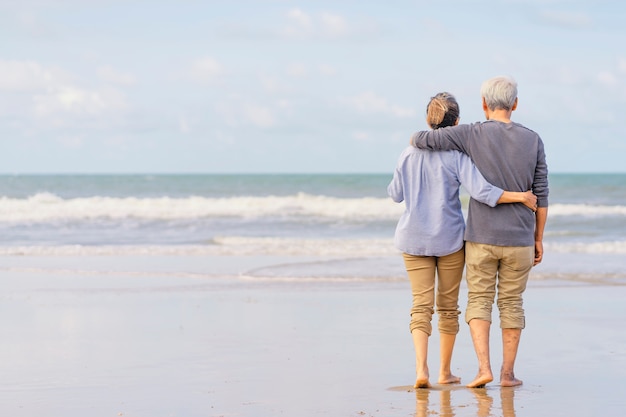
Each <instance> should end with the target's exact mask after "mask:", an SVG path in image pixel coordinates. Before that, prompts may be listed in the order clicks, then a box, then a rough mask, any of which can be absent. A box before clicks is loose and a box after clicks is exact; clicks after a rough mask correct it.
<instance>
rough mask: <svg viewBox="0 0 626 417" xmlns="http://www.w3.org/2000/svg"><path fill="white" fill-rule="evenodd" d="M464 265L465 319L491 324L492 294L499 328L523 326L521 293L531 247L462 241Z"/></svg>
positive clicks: (529, 265) (532, 255)
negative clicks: (465, 269) (495, 304)
mask: <svg viewBox="0 0 626 417" xmlns="http://www.w3.org/2000/svg"><path fill="white" fill-rule="evenodd" d="M465 251H466V259H465V262H466V264H467V274H466V275H467V289H468V294H467V309H466V311H465V321H466V322H467V323H469V322H470V321H471V320H473V319H479V320H485V321H488V322H490V323H491V310H492V308H493V302H494V299H495V297H496V290H497V297H498V299H497V305H498V310H499V311H500V328H502V329H523V328H524V327H525V326H526V319H525V317H524V308H523V300H522V294H523V293H524V290H526V284H527V282H528V275H529V274H530V270H531V269H532V267H533V263H534V258H535V247H534V246H495V245H487V244H482V243H475V242H466V243H465Z"/></svg>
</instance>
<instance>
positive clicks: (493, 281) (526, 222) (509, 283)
mask: <svg viewBox="0 0 626 417" xmlns="http://www.w3.org/2000/svg"><path fill="white" fill-rule="evenodd" d="M481 96H482V103H483V110H484V112H485V116H486V118H487V121H486V122H480V123H473V124H470V125H459V126H454V127H447V128H443V129H436V130H431V131H423V132H417V133H415V134H414V135H413V137H412V138H411V143H412V144H413V145H414V146H417V147H418V148H424V149H432V150H450V149H455V150H458V151H461V152H464V153H466V154H468V155H469V156H470V157H471V158H472V160H473V161H474V164H476V166H477V167H478V169H479V170H480V172H481V173H482V174H483V176H484V177H485V178H486V179H487V181H489V182H491V183H492V184H494V185H496V186H498V187H500V188H502V189H505V190H511V191H527V190H532V191H533V193H534V194H535V195H536V196H537V206H538V208H537V211H536V212H534V213H533V211H532V210H530V209H528V208H527V207H526V206H524V205H523V204H503V205H499V206H497V207H494V208H492V207H489V206H487V205H485V204H481V203H479V202H478V201H475V200H473V199H472V200H470V204H469V214H468V219H467V229H466V232H465V240H466V242H467V243H466V265H467V286H468V291H469V293H468V304H467V310H466V313H465V320H466V321H467V323H468V324H469V326H470V332H471V334H472V340H473V342H474V349H475V350H476V356H477V358H478V375H477V376H476V378H475V379H474V380H473V381H472V382H470V383H469V384H468V387H481V386H484V385H485V384H487V383H489V382H491V381H493V374H492V371H491V362H490V355H489V330H490V327H491V311H492V306H493V302H494V299H495V298H496V294H497V305H498V309H499V311H500V327H501V329H502V344H503V346H502V351H503V358H502V368H501V373H500V383H501V385H502V386H515V385H520V384H521V383H522V381H520V380H519V379H517V378H516V377H515V374H514V366H515V358H516V356H517V350H518V347H519V340H520V336H521V332H522V329H523V328H524V327H525V317H524V309H523V306H522V304H523V300H522V294H523V292H524V290H525V289H526V283H527V281H528V275H529V273H530V270H531V268H532V267H533V266H534V265H537V264H538V263H539V262H541V260H542V257H543V243H542V241H543V230H544V227H545V224H546V220H547V216H548V167H547V164H546V160H545V153H544V146H543V142H542V140H541V138H540V137H539V135H538V134H537V133H535V132H533V131H532V130H530V129H528V128H526V127H524V126H522V125H521V124H519V123H515V122H512V121H511V113H512V112H513V111H514V110H515V109H516V108H517V103H518V100H517V83H516V82H515V81H514V80H513V79H511V78H509V77H496V78H492V79H489V80H487V81H485V82H484V83H483V85H482V88H481Z"/></svg>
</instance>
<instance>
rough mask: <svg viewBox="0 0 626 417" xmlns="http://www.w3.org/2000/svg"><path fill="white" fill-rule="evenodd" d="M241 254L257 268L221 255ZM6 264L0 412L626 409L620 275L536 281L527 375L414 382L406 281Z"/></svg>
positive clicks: (464, 341)
mask: <svg viewBox="0 0 626 417" xmlns="http://www.w3.org/2000/svg"><path fill="white" fill-rule="evenodd" d="M233 261H236V262H237V263H238V264H242V262H243V264H245V263H246V262H247V267H253V266H255V265H261V264H262V261H259V260H258V259H253V258H250V259H247V260H241V259H237V260H234V259H230V260H228V259H226V260H221V261H220V262H233ZM2 262H3V265H4V266H3V268H2V269H0V284H1V285H2V292H1V294H0V308H1V309H2V311H1V317H2V343H0V357H1V358H2V361H3V365H2V373H0V411H1V412H2V414H3V415H10V416H12V417H21V416H24V417H25V416H29V417H30V416H35V415H41V416H64V417H74V416H76V417H78V416H81V417H83V416H90V417H99V416H122V415H123V416H150V417H155V416H184V417H192V416H251V417H252V416H255V417H258V416H280V415H292V416H304V417H306V416H319V415H326V416H333V417H335V416H381V417H382V416H450V417H451V416H456V417H464V416H468V417H469V416H504V417H524V416H528V417H531V416H532V417H536V416H569V417H578V416H579V417H583V416H584V417H588V416H621V415H623V412H624V411H623V410H624V409H625V408H626V399H625V398H624V397H623V393H624V390H625V388H624V383H626V332H624V331H623V329H624V321H625V319H626V303H624V300H625V299H626V286H623V285H590V284H587V283H578V282H567V281H550V280H547V281H546V280H542V281H540V282H535V281H531V282H530V284H529V288H528V291H527V293H526V298H525V307H526V312H527V328H526V330H524V332H523V333H522V341H521V345H520V352H519V356H518V361H517V369H516V375H517V376H518V377H519V378H520V379H522V380H523V381H524V385H522V386H521V387H516V388H501V387H500V386H499V385H498V382H497V378H496V381H494V383H492V384H489V385H488V386H487V388H486V389H468V388H465V387H464V386H463V385H456V386H438V385H435V386H434V387H433V388H432V389H429V390H417V391H416V390H414V389H412V388H411V386H410V385H411V384H412V383H413V381H414V363H413V351H412V344H411V337H410V334H409V332H408V311H409V308H410V293H409V290H408V283H407V282H376V281H373V282H315V281H307V282H283V281H278V282H276V281H272V280H271V279H268V280H252V279H241V278H226V277H221V276H220V274H221V272H223V271H226V270H227V269H228V267H226V266H225V265H224V264H222V263H220V264H219V265H217V264H215V263H213V264H212V263H211V262H214V260H206V259H201V258H188V259H185V258H172V259H165V258H150V257H145V258H141V257H136V258H124V257H117V258H111V257H102V258H93V259H88V258H81V259H71V260H68V259H64V258H54V257H51V258H41V259H38V258H34V257H29V258H19V257H8V258H4V259H2ZM140 265H141V267H139V266H140ZM206 270H212V271H218V272H220V273H217V274H206V273H204V272H203V271H206ZM464 303H465V299H464V296H463V298H462V299H461V300H460V304H461V307H462V309H463V308H464ZM497 324H498V321H497V317H494V326H493V327H494V328H493V329H492V343H491V346H492V362H493V366H494V373H495V375H496V376H497V375H498V371H499V366H500V340H499V337H500V336H499V329H498V328H497ZM435 328H436V327H435ZM431 339H432V340H431V347H430V350H431V356H430V360H429V363H430V368H431V374H435V375H436V370H437V360H438V358H437V352H438V346H437V338H436V336H435V337H433V338H431ZM457 340H458V341H457V345H456V348H455V355H454V358H453V371H454V373H455V374H457V375H459V376H460V377H461V378H462V383H467V382H469V381H471V379H472V378H473V377H474V375H475V372H476V360H475V356H474V352H473V349H472V346H471V340H470V337H469V331H468V328H467V326H466V325H465V324H463V325H462V326H461V333H460V334H459V336H458V339H457ZM431 382H432V381H431Z"/></svg>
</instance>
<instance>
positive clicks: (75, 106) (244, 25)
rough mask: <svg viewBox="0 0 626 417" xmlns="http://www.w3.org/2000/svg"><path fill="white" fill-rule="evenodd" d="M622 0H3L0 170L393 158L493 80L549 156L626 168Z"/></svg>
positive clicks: (325, 165) (384, 162)
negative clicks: (438, 101) (445, 103)
mask: <svg viewBox="0 0 626 417" xmlns="http://www.w3.org/2000/svg"><path fill="white" fill-rule="evenodd" d="M625 9H626V6H625V5H624V4H622V2H617V1H593V2H592V1H558V0H554V1H550V0H542V1H540V0H537V1H533V0H529V1H513V0H511V1H500V2H497V1H493V0H491V1H471V0H453V1H447V2H445V3H443V2H435V1H389V2H380V1H340V0H337V1H323V0H322V1H287V0H283V1H281V0H275V1H270V0H268V1H260V0H259V1H245V0H244V1H192V0H179V1H163V0H152V1H133V0H127V1H117V0H109V1H105V0H91V1H82V0H81V1H79V0H45V1H44V0H21V1H20V2H14V1H6V0H0V138H1V140H2V148H1V149H2V151H1V152H0V172H3V173H145V172H148V173H178V172H180V173H192V172H198V173H202V172H207V173H239V172H245V173H290V172H294V173H299V172H303V173H317V172H332V173H344V172H381V173H384V172H391V171H392V170H393V168H394V166H395V163H396V160H397V157H398V156H399V154H400V152H401V151H402V149H403V148H404V147H405V146H406V144H407V143H408V140H409V137H410V135H411V133H412V132H413V131H415V130H422V129H425V128H426V124H425V122H424V109H425V106H426V103H427V101H428V99H429V97H430V96H432V95H433V94H435V93H437V92H439V91H449V92H451V93H453V94H455V95H456V97H457V99H458V100H459V103H460V105H461V122H462V123H463V122H464V123H470V122H475V121H480V120H483V119H484V116H483V114H482V111H481V108H480V96H479V89H480V84H481V83H482V81H483V80H484V79H487V78H490V77H492V76H496V75H511V76H513V77H514V78H515V79H516V80H517V81H518V83H519V100H520V102H519V108H518V110H517V111H516V112H515V113H514V114H513V119H514V120H516V121H518V122H520V123H523V124H525V125H526V126H528V127H529V128H531V129H533V130H535V131H537V132H538V133H539V134H540V135H541V137H542V138H543V140H544V143H545V145H546V152H547V158H548V164H549V168H550V171H551V172H626V163H625V162H624V161H625V157H624V155H626V127H625V126H626V125H625V124H624V123H623V121H622V119H623V117H624V115H625V114H626V47H625V45H626V27H625V25H624V22H626V13H625Z"/></svg>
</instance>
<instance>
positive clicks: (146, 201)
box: [0, 193, 403, 222]
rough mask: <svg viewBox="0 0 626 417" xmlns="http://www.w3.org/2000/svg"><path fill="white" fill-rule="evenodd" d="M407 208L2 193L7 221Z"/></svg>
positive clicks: (310, 199)
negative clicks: (17, 196)
mask: <svg viewBox="0 0 626 417" xmlns="http://www.w3.org/2000/svg"><path fill="white" fill-rule="evenodd" d="M402 210H403V206H402V205H401V204H396V203H394V202H392V201H391V199H388V198H373V197H364V198H335V197H325V196H316V195H309V194H304V193H300V194H297V195H292V196H281V197H279V196H266V197H251V196H250V197H229V198H207V197H198V196H192V197H186V198H170V197H159V198H135V197H126V198H115V197H85V198H69V199H63V198H61V197H58V196H56V195H54V194H50V193H39V194H36V195H33V196H31V197H29V198H25V199H14V198H7V197H2V198H0V221H3V222H44V221H50V220H72V219H97V218H108V219H125V218H137V219H149V220H159V219H160V220H176V219H194V218H206V217H242V218H258V217H268V216H280V217H317V218H319V217H321V218H333V219H361V220H362V219H383V220H395V219H397V218H398V217H399V216H400V214H401V213H402Z"/></svg>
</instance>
